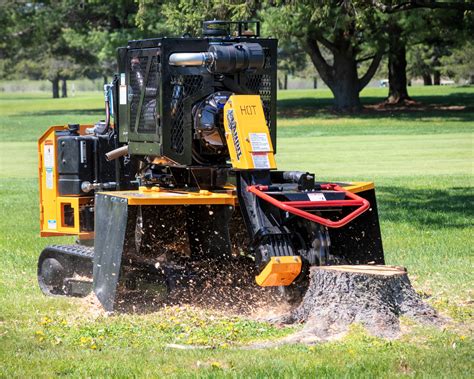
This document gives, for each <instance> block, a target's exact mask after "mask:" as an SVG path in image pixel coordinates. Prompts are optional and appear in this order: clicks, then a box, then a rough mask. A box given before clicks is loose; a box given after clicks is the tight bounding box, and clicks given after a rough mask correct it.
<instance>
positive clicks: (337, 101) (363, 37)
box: [263, 0, 386, 111]
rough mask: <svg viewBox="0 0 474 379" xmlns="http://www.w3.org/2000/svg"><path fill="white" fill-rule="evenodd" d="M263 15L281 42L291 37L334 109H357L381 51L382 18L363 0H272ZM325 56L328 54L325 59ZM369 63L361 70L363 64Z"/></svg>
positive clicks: (378, 60) (382, 51) (381, 54)
mask: <svg viewBox="0 0 474 379" xmlns="http://www.w3.org/2000/svg"><path fill="white" fill-rule="evenodd" d="M276 5H277V6H267V7H266V9H265V12H264V14H263V18H264V19H265V21H266V23H267V24H268V27H269V29H270V30H271V31H272V32H273V33H275V34H276V35H277V36H278V37H279V38H280V39H281V40H282V41H285V40H286V39H287V38H288V36H294V37H295V38H297V39H298V40H299V43H300V44H301V46H302V47H303V48H304V50H305V51H306V52H307V53H308V54H309V56H310V58H311V61H312V63H313V65H314V66H315V68H316V69H317V70H318V72H319V75H320V76H321V79H322V80H323V81H324V82H325V83H326V85H327V86H328V87H329V88H330V89H331V91H332V93H333V95H334V108H335V109H336V110H338V111H358V110H360V109H361V107H362V106H361V102H360V98H359V93H360V91H361V90H362V89H363V88H364V87H365V86H366V85H367V84H368V83H369V81H370V80H371V79H372V77H373V75H374V74H375V72H376V70H377V67H378V65H379V63H380V60H381V59H382V56H383V54H384V45H385V42H386V41H385V39H384V38H383V33H381V31H380V30H381V28H382V27H381V25H383V24H384V19H385V18H386V17H385V16H384V15H383V14H382V15H381V14H379V13H377V12H373V9H372V7H371V6H370V5H368V3H367V2H366V1H357V0H347V1H328V0H325V1H320V2H315V1H311V0H301V1H277V2H276ZM327 55H329V56H330V58H329V59H328V58H326V56H327ZM366 61H368V62H370V63H369V65H368V66H367V67H368V68H367V70H366V71H365V72H364V73H362V74H360V73H359V67H360V65H361V63H362V62H366Z"/></svg>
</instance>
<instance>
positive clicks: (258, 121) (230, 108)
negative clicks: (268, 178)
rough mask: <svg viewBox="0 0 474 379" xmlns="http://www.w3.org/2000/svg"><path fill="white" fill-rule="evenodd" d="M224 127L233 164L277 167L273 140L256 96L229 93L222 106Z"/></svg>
mask: <svg viewBox="0 0 474 379" xmlns="http://www.w3.org/2000/svg"><path fill="white" fill-rule="evenodd" d="M224 115H225V117H224V127H225V132H226V133H225V134H226V141H227V146H228V148H229V153H230V158H231V159H230V160H231V163H232V167H233V168H235V169H239V170H253V169H276V163H275V157H274V155H273V146H272V140H271V138H270V132H269V130H268V126H267V122H266V120H265V114H264V112H263V107H262V100H261V99H260V96H258V95H232V96H231V97H230V98H229V100H228V101H227V103H226V105H225V106H224Z"/></svg>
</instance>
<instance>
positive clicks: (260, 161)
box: [252, 153, 270, 168]
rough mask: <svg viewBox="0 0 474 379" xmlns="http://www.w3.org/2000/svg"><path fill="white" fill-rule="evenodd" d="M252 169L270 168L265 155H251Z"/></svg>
mask: <svg viewBox="0 0 474 379" xmlns="http://www.w3.org/2000/svg"><path fill="white" fill-rule="evenodd" d="M252 161H253V167H254V168H270V160H269V159H268V154H267V153H252Z"/></svg>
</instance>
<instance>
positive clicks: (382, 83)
mask: <svg viewBox="0 0 474 379" xmlns="http://www.w3.org/2000/svg"><path fill="white" fill-rule="evenodd" d="M379 87H388V79H381V80H379Z"/></svg>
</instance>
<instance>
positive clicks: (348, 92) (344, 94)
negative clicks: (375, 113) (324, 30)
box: [303, 35, 383, 112]
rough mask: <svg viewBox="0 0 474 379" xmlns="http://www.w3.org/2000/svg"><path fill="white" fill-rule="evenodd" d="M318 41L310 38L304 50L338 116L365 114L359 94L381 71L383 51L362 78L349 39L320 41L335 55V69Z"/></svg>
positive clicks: (306, 41) (343, 37)
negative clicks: (324, 54) (328, 91)
mask: <svg viewBox="0 0 474 379" xmlns="http://www.w3.org/2000/svg"><path fill="white" fill-rule="evenodd" d="M318 38H320V39H321V37H318V36H311V35H308V36H307V37H306V39H305V41H304V45H303V46H304V48H305V50H306V52H307V53H308V54H309V56H310V58H311V61H312V62H313V64H314V67H315V68H316V70H318V73H319V76H320V77H321V79H322V80H323V81H324V83H326V84H327V86H328V87H329V88H330V89H331V91H332V93H333V95H334V109H335V110H336V111H338V112H357V111H359V110H361V109H362V104H361V102H360V98H359V92H360V91H361V90H362V89H363V88H364V87H365V86H366V85H367V84H368V83H369V82H370V80H371V79H372V77H373V76H374V74H375V72H376V71H377V67H378V66H379V63H380V60H381V59H382V57H383V50H382V49H381V50H380V51H378V52H377V53H376V54H375V55H374V57H373V59H372V61H371V63H370V65H369V68H368V69H367V71H366V73H365V74H364V75H363V76H362V77H361V78H359V77H358V73H357V64H358V61H357V59H356V55H357V53H356V50H355V49H354V47H353V46H352V43H353V42H352V41H351V40H350V39H348V38H347V37H346V36H345V35H341V38H340V39H339V41H338V42H334V43H332V42H329V41H328V40H325V39H322V41H320V42H321V43H322V44H323V45H324V46H326V47H327V48H328V49H329V50H330V51H331V52H332V53H333V56H334V63H333V65H332V66H331V65H330V64H328V62H327V61H326V59H325V58H324V57H323V54H322V53H321V50H320V49H319V42H318ZM365 60H366V59H365Z"/></svg>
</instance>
